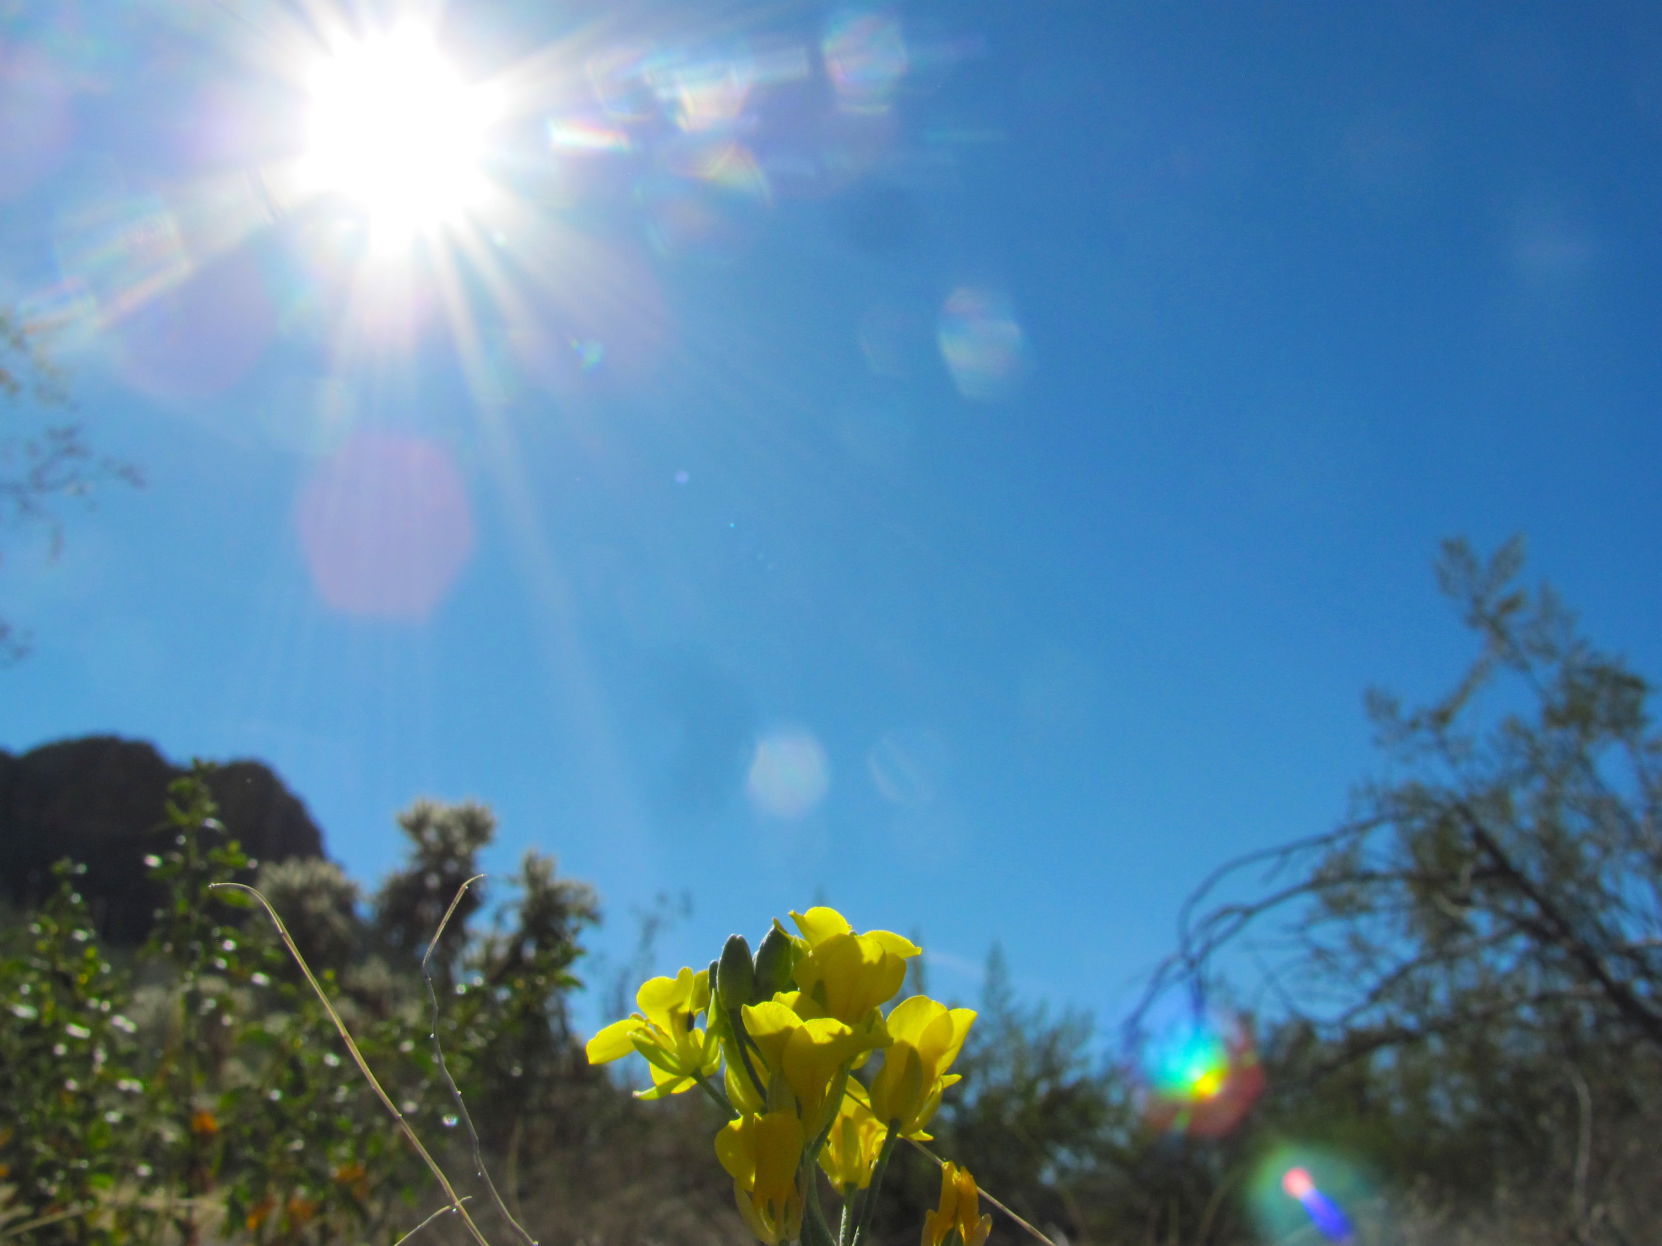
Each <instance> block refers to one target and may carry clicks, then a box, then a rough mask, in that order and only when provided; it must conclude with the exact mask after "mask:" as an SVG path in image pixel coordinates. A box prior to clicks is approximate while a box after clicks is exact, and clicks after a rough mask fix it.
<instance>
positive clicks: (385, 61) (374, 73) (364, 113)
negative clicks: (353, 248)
mask: <svg viewBox="0 0 1662 1246" xmlns="http://www.w3.org/2000/svg"><path fill="white" fill-rule="evenodd" d="M307 88H308V96H309V100H310V110H309V113H308V117H307V131H306V149H305V153H304V155H303V157H302V163H301V176H302V179H303V181H304V183H305V185H306V187H307V188H308V189H309V190H310V191H312V192H313V193H316V194H338V195H342V196H344V197H345V198H346V199H348V200H349V201H351V202H352V203H354V204H356V205H357V207H358V208H359V210H360V211H362V212H363V213H364V216H365V218H366V220H367V222H368V225H369V228H370V232H371V234H372V236H374V237H376V238H377V239H378V240H380V241H382V242H386V241H389V240H407V239H409V238H410V237H413V236H414V235H417V234H420V233H423V232H426V231H430V230H433V229H435V228H439V227H442V226H445V225H450V224H455V223H457V222H458V221H459V220H460V218H461V217H462V216H463V215H464V214H465V213H466V212H467V211H468V210H469V209H470V208H473V207H475V206H477V204H478V202H479V201H480V199H481V198H482V196H483V194H484V192H485V190H486V187H487V184H488V180H487V177H486V174H485V171H484V169H483V166H482V161H483V159H484V156H485V154H486V153H485V142H486V137H487V132H488V130H489V128H490V126H491V124H492V123H493V122H494V121H496V120H497V119H498V113H499V111H500V109H499V106H498V102H497V100H496V99H495V97H494V94H493V92H491V91H490V90H489V89H488V88H486V87H483V86H479V85H470V84H468V83H465V82H463V81H462V79H461V77H460V76H459V75H458V74H457V72H456V70H455V69H454V68H453V67H452V66H451V65H450V64H449V63H448V62H447V61H446V60H445V59H444V57H443V55H442V54H441V53H440V52H439V49H438V47H437V46H436V43H435V40H434V36H433V33H432V32H431V31H430V30H426V29H424V28H422V27H419V26H414V25H406V26H401V27H398V28H397V29H395V30H392V31H389V32H387V33H385V34H380V35H375V36H372V37H369V38H365V39H361V40H357V41H354V42H351V43H344V44H341V45H339V46H337V47H335V48H334V49H333V50H332V52H331V53H330V54H329V55H328V56H327V57H325V58H324V59H322V60H321V61H319V62H318V64H317V65H316V66H315V67H314V69H313V71H312V73H311V74H310V75H309V76H308V80H307Z"/></svg>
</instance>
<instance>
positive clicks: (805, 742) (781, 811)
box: [745, 728, 831, 819]
mask: <svg viewBox="0 0 1662 1246" xmlns="http://www.w3.org/2000/svg"><path fill="white" fill-rule="evenodd" d="M830 786H831V766H830V763H829V762H828V761H827V759H826V756H825V748H824V747H823V746H822V745H821V744H820V742H819V741H818V740H817V739H815V738H814V736H813V735H812V734H811V733H810V732H808V731H804V730H802V729H801V728H790V729H786V730H782V731H776V732H774V733H773V734H771V735H768V736H765V737H764V738H763V739H762V740H760V741H759V742H758V743H757V745H756V752H755V754H754V755H753V756H752V757H751V761H750V771H749V773H748V774H747V775H746V776H745V791H746V794H747V795H749V797H750V803H751V804H752V805H754V806H755V807H756V809H757V810H758V811H759V812H761V813H764V814H768V815H769V816H771V817H775V818H786V819H792V818H800V817H802V816H803V815H805V814H807V813H809V812H810V811H812V810H813V809H814V808H815V806H817V805H818V804H819V803H820V801H822V800H824V799H825V793H826V792H827V791H828V790H829V789H830Z"/></svg>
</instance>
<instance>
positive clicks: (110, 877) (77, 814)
mask: <svg viewBox="0 0 1662 1246" xmlns="http://www.w3.org/2000/svg"><path fill="white" fill-rule="evenodd" d="M186 773H188V771H186V770H183V769H181V768H179V767H177V766H174V765H171V764H169V763H168V761H167V760H166V759H165V758H163V757H162V755H161V754H160V753H158V752H157V751H156V750H155V748H154V747H153V746H151V745H149V744H146V743H144V742H143V741H139V740H123V739H121V738H119V737H116V736H92V737H88V738H86V739H80V740H64V741H61V742H59V743H55V744H46V745H42V746H41V747H39V748H36V749H32V750H30V751H29V752H27V753H23V754H22V755H20V756H16V757H14V756H12V755H10V754H8V753H5V752H0V895H4V896H5V898H6V899H7V900H9V901H10V902H11V903H13V904H18V905H24V906H28V905H32V904H35V903H38V902H39V901H40V900H41V899H42V898H43V897H44V896H45V895H47V894H48V893H49V892H50V890H51V888H52V886H53V881H52V874H51V869H52V864H53V862H55V861H58V860H60V859H62V858H64V857H68V858H70V859H71V860H74V861H78V862H80V863H82V864H83V865H85V866H86V873H85V875H84V876H83V878H82V880H81V887H80V889H81V892H82V894H83V895H85V896H86V898H87V900H88V902H89V903H90V905H91V906H92V910H93V913H94V914H95V916H96V917H97V919H98V924H99V928H100V933H101V934H102V935H103V936H104V937H105V938H106V939H108V940H109V941H111V942H112V943H117V944H131V943H137V942H140V941H141V940H142V939H143V938H144V936H145V934H146V933H147V932H148V931H149V929H150V924H151V920H152V916H153V913H154V910H155V907H156V904H157V903H158V901H159V899H160V896H159V893H158V892H157V890H156V889H155V888H153V887H152V886H151V885H150V884H149V882H148V879H147V878H146V875H145V869H144V865H143V859H144V856H145V854H146V853H150V852H157V851H159V850H161V849H163V848H165V847H166V846H167V844H168V843H169V841H170V840H171V838H172V837H173V835H174V833H175V832H174V831H173V830H171V829H170V828H169V827H168V826H167V824H166V819H165V817H164V814H163V809H164V806H165V804H166V801H167V788H168V784H170V783H171V782H173V780H175V779H177V778H179V777H181V776H183V775H184V774H186ZM207 782H208V788H209V790H210V791H211V792H212V793H213V797H214V800H215V801H216V802H217V803H218V805H219V820H220V821H221V822H223V823H224V825H225V827H226V829H227V830H228V831H229V833H230V835H231V837H232V838H234V839H236V840H238V841H239V842H240V843H241V844H242V847H243V849H244V850H245V851H246V852H247V853H248V855H249V856H251V857H254V858H256V859H257V860H260V861H285V860H289V859H291V858H295V857H321V856H322V855H323V835H322V832H320V831H319V830H318V828H317V824H316V823H314V822H313V821H312V819H311V815H310V814H308V813H307V812H306V808H305V806H304V805H302V804H301V803H300V801H299V800H298V799H296V797H295V796H294V795H293V793H291V792H290V791H289V790H288V788H287V787H286V786H284V784H283V781H282V780H281V779H279V778H278V777H277V776H276V775H275V774H274V773H272V771H271V769H270V767H268V766H266V765H264V764H263V763H261V762H257V761H234V762H230V763H228V764H225V765H222V766H220V767H218V768H217V769H216V770H215V771H213V773H212V774H210V775H209V776H208V780H207Z"/></svg>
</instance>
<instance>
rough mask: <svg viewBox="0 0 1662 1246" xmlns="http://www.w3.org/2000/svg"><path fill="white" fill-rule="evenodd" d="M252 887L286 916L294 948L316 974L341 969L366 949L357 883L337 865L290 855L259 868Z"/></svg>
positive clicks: (318, 858)
mask: <svg viewBox="0 0 1662 1246" xmlns="http://www.w3.org/2000/svg"><path fill="white" fill-rule="evenodd" d="M254 885H255V886H256V887H258V888H259V889H260V891H262V892H263V893H264V894H265V898H266V899H267V900H269V901H270V902H271V906H272V907H273V908H274V909H276V910H277V912H278V913H280V914H281V915H282V918H283V924H284V925H286V926H287V927H288V930H289V933H290V934H291V935H293V936H294V942H295V946H296V947H298V948H299V949H300V954H301V955H302V956H304V957H305V958H306V961H307V963H308V964H309V965H311V967H312V968H313V970H315V971H317V972H319V973H321V972H322V971H323V970H325V969H334V970H340V969H343V968H345V967H346V966H348V965H350V964H352V962H353V961H354V959H356V957H357V955H358V953H359V952H360V951H361V950H362V949H363V944H364V937H365V934H366V930H365V926H364V923H363V921H362V920H361V919H360V918H359V916H358V908H357V905H358V885H357V884H356V883H354V882H353V881H352V880H351V879H349V878H348V877H347V876H346V874H345V872H344V871H343V870H342V869H341V868H340V866H338V865H336V864H335V863H334V862H333V861H328V860H325V859H323V858H322V857H292V858H290V859H289V860H287V861H267V862H265V863H264V864H263V865H261V866H260V871H259V874H258V875H257V876H256V878H255V880H254Z"/></svg>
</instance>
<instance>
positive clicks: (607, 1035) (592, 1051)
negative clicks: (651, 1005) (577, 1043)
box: [583, 1017, 641, 1064]
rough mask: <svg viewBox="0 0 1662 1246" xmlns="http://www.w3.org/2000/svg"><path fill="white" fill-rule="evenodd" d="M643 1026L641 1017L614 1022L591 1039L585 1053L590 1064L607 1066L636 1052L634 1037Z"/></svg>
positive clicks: (584, 1049)
mask: <svg viewBox="0 0 1662 1246" xmlns="http://www.w3.org/2000/svg"><path fill="white" fill-rule="evenodd" d="M640 1026H641V1019H640V1018H639V1017H625V1018H624V1019H623V1020H621V1021H614V1022H612V1023H611V1024H610V1025H608V1026H607V1027H606V1028H605V1029H603V1030H601V1031H600V1032H599V1033H598V1034H596V1035H595V1036H594V1037H593V1038H591V1039H589V1041H588V1044H587V1045H586V1046H585V1047H584V1048H583V1051H584V1053H585V1054H587V1056H588V1057H589V1063H590V1064H606V1063H608V1062H610V1061H612V1060H618V1059H621V1058H622V1057H624V1056H627V1055H628V1054H629V1053H630V1052H632V1051H634V1050H635V1044H634V1042H633V1039H632V1036H633V1035H634V1032H635V1031H636V1030H637V1029H639V1028H640Z"/></svg>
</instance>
